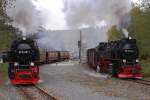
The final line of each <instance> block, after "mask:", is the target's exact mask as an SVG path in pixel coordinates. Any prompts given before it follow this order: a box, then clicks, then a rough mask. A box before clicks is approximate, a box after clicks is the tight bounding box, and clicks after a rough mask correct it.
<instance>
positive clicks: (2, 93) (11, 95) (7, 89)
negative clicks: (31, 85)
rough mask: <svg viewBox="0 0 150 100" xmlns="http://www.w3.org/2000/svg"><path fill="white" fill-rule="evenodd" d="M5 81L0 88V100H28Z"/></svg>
mask: <svg viewBox="0 0 150 100" xmlns="http://www.w3.org/2000/svg"><path fill="white" fill-rule="evenodd" d="M7 81H8V80H7ZM7 81H6V83H5V84H4V85H3V86H1V87H0V100H28V99H27V98H26V97H25V96H24V95H23V94H22V93H21V92H18V90H17V89H16V88H15V86H13V85H11V84H10V83H9V82H7Z"/></svg>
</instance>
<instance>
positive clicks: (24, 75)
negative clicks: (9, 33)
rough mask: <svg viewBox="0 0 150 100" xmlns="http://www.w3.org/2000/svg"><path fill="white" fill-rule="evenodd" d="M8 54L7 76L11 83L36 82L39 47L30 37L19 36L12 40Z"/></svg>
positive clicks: (37, 77) (37, 78)
mask: <svg viewBox="0 0 150 100" xmlns="http://www.w3.org/2000/svg"><path fill="white" fill-rule="evenodd" d="M8 56H9V69H8V73H9V78H10V81H11V83H12V84H36V83H37V82H38V80H39V68H38V66H37V63H36V62H37V61H38V59H39V49H38V46H37V44H36V42H35V41H34V40H33V39H30V38H26V37H23V38H20V39H17V40H14V41H13V42H12V45H11V48H10V52H9V54H8Z"/></svg>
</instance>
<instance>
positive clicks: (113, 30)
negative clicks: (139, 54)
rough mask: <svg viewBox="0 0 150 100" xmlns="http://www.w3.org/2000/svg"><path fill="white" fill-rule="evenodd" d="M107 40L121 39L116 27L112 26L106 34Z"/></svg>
mask: <svg viewBox="0 0 150 100" xmlns="http://www.w3.org/2000/svg"><path fill="white" fill-rule="evenodd" d="M107 36H108V40H109V41H112V40H118V39H120V38H121V37H122V34H121V33H120V32H119V31H118V30H117V27H116V26H112V27H111V28H110V29H109V30H108V32H107Z"/></svg>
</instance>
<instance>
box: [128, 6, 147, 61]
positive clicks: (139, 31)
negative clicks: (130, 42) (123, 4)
mask: <svg viewBox="0 0 150 100" xmlns="http://www.w3.org/2000/svg"><path fill="white" fill-rule="evenodd" d="M131 15H132V21H131V24H130V26H129V28H128V31H129V33H130V36H132V37H134V38H136V39H137V41H138V46H139V48H140V56H141V57H142V58H143V59H147V58H149V57H150V54H149V53H150V46H149V44H150V20H149V18H150V8H147V10H144V11H143V10H141V9H140V8H139V7H136V8H134V9H133V10H132V11H131Z"/></svg>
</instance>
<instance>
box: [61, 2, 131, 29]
mask: <svg viewBox="0 0 150 100" xmlns="http://www.w3.org/2000/svg"><path fill="white" fill-rule="evenodd" d="M64 7H65V8H64V12H65V14H66V21H67V24H68V26H69V27H70V28H79V27H81V26H83V25H87V26H98V24H99V23H100V22H101V21H103V20H105V22H106V24H107V25H108V26H109V27H110V26H112V25H117V27H118V29H119V30H122V29H123V28H127V26H128V24H129V22H130V15H129V12H130V10H131V8H132V6H131V0H64Z"/></svg>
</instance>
